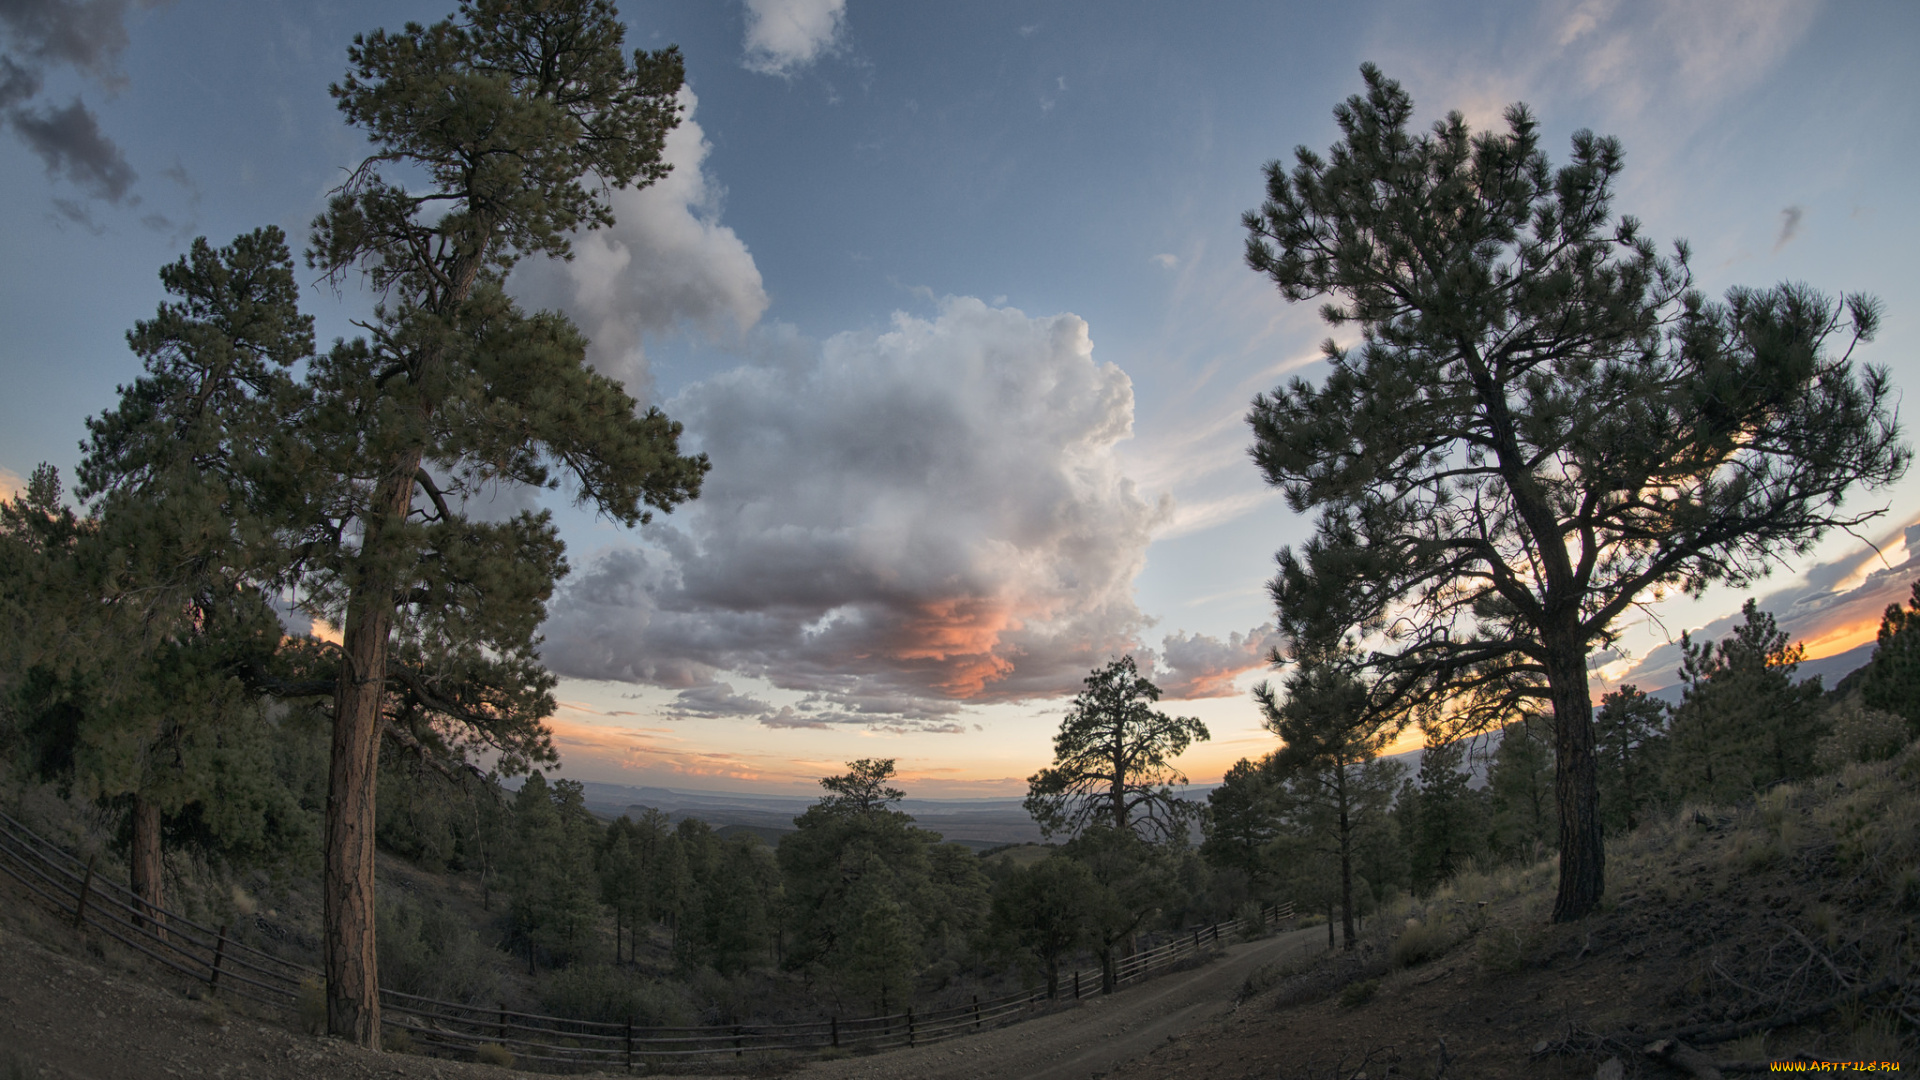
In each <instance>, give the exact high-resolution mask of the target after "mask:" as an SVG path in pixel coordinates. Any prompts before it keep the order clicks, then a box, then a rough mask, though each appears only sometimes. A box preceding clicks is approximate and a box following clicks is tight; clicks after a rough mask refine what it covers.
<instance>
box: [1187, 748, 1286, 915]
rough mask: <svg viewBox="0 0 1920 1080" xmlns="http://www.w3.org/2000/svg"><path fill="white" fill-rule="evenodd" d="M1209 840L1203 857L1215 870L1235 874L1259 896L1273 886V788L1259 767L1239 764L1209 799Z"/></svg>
mask: <svg viewBox="0 0 1920 1080" xmlns="http://www.w3.org/2000/svg"><path fill="white" fill-rule="evenodd" d="M1203 825H1204V827H1205V829H1206V839H1205V840H1204V841H1202V842H1201V844H1200V855H1201V857H1202V858H1204V859H1206V860H1207V863H1208V864H1209V865H1211V866H1212V867H1214V868H1215V869H1216V870H1237V871H1239V872H1240V873H1241V874H1243V875H1245V876H1246V880H1247V884H1248V886H1249V887H1251V888H1252V889H1254V890H1255V892H1256V893H1258V894H1259V895H1263V896H1264V895H1266V892H1265V890H1266V889H1267V888H1270V887H1271V885H1272V876H1273V867H1272V866H1271V861H1272V857H1273V853H1272V851H1271V850H1270V848H1271V846H1272V844H1273V841H1274V838H1275V837H1276V836H1277V835H1279V832H1278V829H1277V826H1276V822H1275V819H1274V806H1273V785H1272V783H1271V781H1270V780H1269V778H1268V774H1267V770H1266V769H1265V768H1264V767H1263V765H1262V764H1261V763H1260V762H1255V761H1251V760H1249V759H1247V758H1241V759H1240V760H1239V761H1236V762H1234V763H1233V768H1231V769H1228V770H1227V774H1226V776H1225V777H1223V778H1222V779H1221V781H1220V786H1219V787H1216V788H1214V789H1213V790H1212V791H1210V792H1208V793H1207V817H1206V820H1205V822H1204V823H1203Z"/></svg>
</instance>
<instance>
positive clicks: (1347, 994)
mask: <svg viewBox="0 0 1920 1080" xmlns="http://www.w3.org/2000/svg"><path fill="white" fill-rule="evenodd" d="M1379 989H1380V980H1379V979H1356V980H1355V981H1353V982H1350V983H1348V984H1347V985H1345V986H1343V987H1341V988H1340V1007H1341V1008H1343V1009H1357V1008H1359V1007H1360V1006H1362V1005H1365V1004H1366V1003H1367V1002H1369V1001H1372V1000H1373V995H1374V992H1375V991H1377V990H1379Z"/></svg>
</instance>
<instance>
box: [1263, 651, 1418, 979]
mask: <svg viewBox="0 0 1920 1080" xmlns="http://www.w3.org/2000/svg"><path fill="white" fill-rule="evenodd" d="M1357 666H1358V665H1357V657H1355V656H1354V655H1353V654H1352V653H1350V652H1348V651H1346V650H1345V649H1342V648H1314V647H1312V646H1308V645H1303V646H1301V647H1300V656H1299V666H1298V667H1297V668H1296V669H1295V670H1294V671H1293V672H1292V673H1290V674H1289V675H1288V676H1287V679H1286V683H1285V687H1286V697H1285V700H1284V701H1282V700H1281V698H1280V696H1279V695H1278V694H1277V693H1276V692H1275V691H1274V689H1273V687H1272V686H1271V685H1270V684H1268V683H1264V682H1263V683H1261V684H1260V685H1259V686H1256V687H1254V691H1253V696H1254V701H1255V702H1256V703H1257V704H1258V705H1259V707H1260V712H1261V722H1262V724H1264V725H1265V727H1266V728H1267V730H1269V731H1271V732H1273V733H1274V734H1275V735H1277V736H1279V738H1280V741H1281V747H1280V749H1279V750H1278V751H1276V752H1275V753H1274V755H1273V757H1272V758H1271V759H1270V761H1271V769H1272V773H1273V775H1274V776H1275V778H1276V779H1278V780H1279V781H1280V783H1281V785H1282V787H1281V790H1280V791H1279V792H1277V793H1276V794H1277V797H1278V798H1279V799H1280V801H1281V806H1280V816H1281V818H1282V819H1283V820H1291V821H1292V823H1293V824H1294V826H1295V827H1296V828H1302V827H1304V828H1306V829H1307V830H1308V831H1310V832H1312V833H1313V834H1315V836H1316V840H1317V842H1318V843H1319V844H1320V845H1321V846H1322V847H1323V848H1324V849H1325V850H1326V851H1328V853H1330V854H1331V855H1333V856H1334V857H1335V859H1336V860H1337V862H1338V864H1339V872H1340V904H1339V908H1340V922H1341V931H1342V941H1343V945H1344V947H1345V948H1347V949H1352V948H1353V947H1354V945H1355V943H1356V941H1357V938H1356V936H1355V933H1356V932H1355V928H1354V916H1355V914H1356V907H1355V895H1354V863H1355V860H1356V857H1357V855H1358V849H1359V846H1360V844H1359V839H1360V837H1361V836H1362V835H1363V834H1364V833H1366V832H1368V831H1370V830H1372V829H1375V828H1378V827H1384V824H1383V823H1384V821H1385V815H1386V813H1387V811H1388V809H1389V807H1390V805H1391V801H1392V798H1393V793H1394V790H1395V788H1397V787H1398V785H1399V782H1400V781H1399V777H1398V775H1393V776H1392V777H1391V779H1388V774H1389V773H1390V772H1392V770H1383V769H1380V768H1370V767H1369V766H1370V765H1371V764H1372V762H1373V760H1374V759H1375V758H1376V757H1378V756H1379V754H1380V750H1381V748H1382V747H1384V746H1386V745H1387V743H1389V742H1391V741H1392V739H1393V737H1394V735H1395V733H1397V732H1398V731H1399V730H1400V729H1401V728H1402V727H1404V725H1405V717H1404V716H1403V715H1396V714H1394V713H1393V712H1390V711H1387V710H1386V709H1383V708H1382V707H1381V704H1380V702H1379V701H1378V700H1376V698H1375V697H1374V694H1373V691H1374V689H1375V688H1374V687H1373V686H1371V685H1369V684H1367V683H1365V682H1363V681H1362V680H1361V679H1360V678H1358V677H1357V675H1356V672H1355V669H1356V667H1357ZM1376 818H1377V819H1378V820H1377V821H1376Z"/></svg>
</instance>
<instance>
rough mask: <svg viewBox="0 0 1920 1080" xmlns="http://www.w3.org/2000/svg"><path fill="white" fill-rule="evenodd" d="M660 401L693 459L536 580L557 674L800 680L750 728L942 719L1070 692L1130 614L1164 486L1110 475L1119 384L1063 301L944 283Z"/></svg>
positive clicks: (1163, 505) (1120, 424) (1140, 624)
mask: <svg viewBox="0 0 1920 1080" xmlns="http://www.w3.org/2000/svg"><path fill="white" fill-rule="evenodd" d="M668 409H669V411H670V412H671V413H672V414H673V415H674V416H675V417H676V418H678V419H680V420H682V421H684V422H685V423H686V425H687V432H688V435H689V438H690V442H691V443H692V444H693V445H697V446H698V448H699V449H701V450H704V451H706V452H707V453H708V454H709V455H711V457H712V460H713V473H712V474H711V476H710V477H709V478H708V480H707V483H706V486H705V489H704V491H703V492H702V495H701V497H700V499H699V500H698V501H697V502H695V503H692V504H690V505H689V506H688V507H686V508H684V509H683V510H680V511H677V512H676V513H675V514H674V515H673V516H672V517H671V518H663V519H660V520H659V521H658V522H656V523H655V524H654V525H652V526H649V527H648V528H647V530H646V532H645V533H644V536H645V538H646V540H647V541H648V543H647V544H646V545H645V546H622V547H615V548H611V549H609V550H606V551H604V552H602V553H600V554H599V555H598V556H597V557H595V558H593V559H590V560H587V562H586V565H585V566H584V567H583V569H582V570H581V571H580V572H578V573H577V574H576V575H575V576H574V577H573V578H572V579H570V580H569V582H568V583H567V584H566V585H565V586H564V587H563V589H562V590H561V592H560V594H559V595H558V596H556V598H555V600H554V603H553V605H552V611H553V615H552V617H551V619H550V620H549V621H548V624H547V626H546V635H547V645H546V648H545V655H546V660H547V663H548V665H549V666H550V667H552V668H553V670H554V671H556V672H557V673H559V674H562V675H569V676H574V677H580V678H592V679H612V680H623V681H629V682H636V683H650V684H653V685H658V686H663V687H669V688H678V689H683V690H692V689H700V688H706V687H713V686H715V685H716V684H720V685H724V684H722V683H721V680H720V679H719V676H720V675H721V674H722V673H724V672H734V673H738V674H740V675H742V676H746V677H754V678H761V679H765V680H767V681H768V682H770V683H771V684H772V685H774V686H775V687H777V688H780V689H782V690H787V691H796V692H799V693H800V694H801V695H802V696H801V698H800V700H799V701H797V702H796V703H794V705H793V706H792V708H791V709H790V710H789V711H786V712H775V711H772V710H770V711H769V712H768V713H767V714H764V715H763V722H764V723H769V724H777V725H780V726H795V725H811V724H820V723H855V724H866V725H869V726H875V727H888V726H898V725H900V724H902V723H910V724H912V725H915V726H917V727H919V729H921V730H958V724H957V723H956V722H955V721H954V720H953V717H954V715H955V714H956V713H957V712H959V711H960V710H961V708H962V707H963V704H962V703H965V702H969V701H994V700H1024V699H1031V698H1042V697H1050V696H1055V695H1060V694H1070V693H1072V692H1074V691H1075V690H1076V689H1078V688H1079V685H1080V681H1081V679H1083V678H1084V677H1085V675H1086V672H1087V671H1088V670H1089V669H1090V668H1092V667H1095V666H1098V665H1099V664H1101V663H1104V662H1105V660H1106V659H1107V658H1108V657H1109V656H1111V655H1113V654H1116V653H1120V652H1124V651H1127V650H1129V649H1131V648H1134V647H1135V643H1136V642H1137V640H1138V636H1139V633H1140V631H1141V630H1143V629H1144V628H1145V627H1146V626H1147V624H1148V620H1147V619H1146V617H1145V616H1143V615H1142V614H1141V612H1140V610H1139V608H1138V607H1137V606H1136V605H1135V603H1134V599H1133V581H1134V578H1135V577H1136V575H1137V574H1138V573H1139V572H1140V570H1141V568H1142V566H1143V565H1144V561H1145V553H1146V548H1147V545H1148V543H1149V541H1150V539H1151V534H1152V531H1153V529H1154V528H1155V527H1156V525H1158V524H1159V523H1161V522H1162V521H1163V520H1164V519H1165V517H1166V516H1167V515H1168V513H1169V512H1170V506H1169V504H1168V502H1167V501H1166V500H1164V499H1163V500H1161V501H1160V502H1158V503H1153V502H1149V501H1148V500H1146V499H1144V498H1143V497H1142V496H1141V495H1140V494H1139V492H1137V491H1136V490H1135V487H1134V485H1133V483H1132V482H1131V481H1130V480H1129V479H1127V477H1126V476H1125V475H1124V474H1123V473H1122V470H1121V468H1120V464H1119V462H1118V460H1117V457H1116V455H1115V453H1114V447H1115V445H1116V444H1117V443H1119V442H1120V441H1121V440H1122V439H1125V438H1127V437H1128V436H1129V435H1130V434H1131V429H1132V421H1133V387H1132V383H1131V381H1130V380H1129V379H1128V378H1127V376H1126V374H1125V373H1124V372H1122V371H1120V369H1119V368H1117V367H1115V366H1114V365H1112V364H1100V363H1097V362H1096V361H1095V360H1094V358H1093V346H1092V342H1091V341H1090V340H1089V337H1088V333H1087V325H1086V323H1085V322H1084V321H1082V320H1081V319H1080V318H1078V317H1077V316H1074V315H1056V316H1050V317H1029V316H1027V315H1025V314H1024V313H1022V312H1020V311H1018V310H1015V309H1010V308H995V307H990V306H989V305H987V304H985V303H983V302H981V301H979V300H976V299H972V298H960V299H949V300H947V301H945V302H944V303H943V305H942V306H941V309H940V311H939V313H938V315H936V316H935V317H933V318H931V319H922V318H916V317H912V316H907V315H896V316H895V317H894V320H893V323H892V325H891V327H890V328H888V329H886V330H885V331H881V332H863V333H843V334H839V335H836V336H835V337H833V338H831V339H829V340H827V341H826V342H824V343H823V344H822V345H820V346H819V347H818V348H817V349H814V350H812V351H810V352H806V353H803V354H800V355H799V356H798V357H797V358H790V359H789V360H788V361H786V362H783V363H780V364H774V365H763V366H749V367H742V368H738V369H736V370H734V371H731V372H728V373H725V374H723V375H719V376H717V377H714V378H711V379H708V380H706V381H704V382H701V383H698V384H695V385H694V386H692V387H690V388H688V389H687V390H686V391H685V392H684V393H682V394H681V395H680V396H679V397H677V398H676V399H675V400H673V401H672V402H670V403H669V404H668ZM721 696H722V697H724V698H729V699H730V698H731V697H732V694H731V691H722V692H721ZM708 699H709V694H708V692H707V691H704V690H703V691H702V693H701V694H695V695H689V700H688V704H694V703H696V702H700V701H702V700H708Z"/></svg>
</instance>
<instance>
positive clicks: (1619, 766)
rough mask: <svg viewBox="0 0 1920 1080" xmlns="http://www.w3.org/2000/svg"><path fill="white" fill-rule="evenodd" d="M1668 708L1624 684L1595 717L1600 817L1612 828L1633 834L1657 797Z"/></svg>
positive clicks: (1634, 687)
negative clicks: (1642, 816)
mask: <svg viewBox="0 0 1920 1080" xmlns="http://www.w3.org/2000/svg"><path fill="white" fill-rule="evenodd" d="M1667 712H1668V709H1667V704H1666V702H1664V701H1659V700H1656V699H1654V698H1650V697H1648V696H1647V695H1645V694H1643V693H1641V692H1640V688H1639V687H1637V686H1632V685H1628V686H1623V687H1621V688H1620V689H1618V690H1615V691H1614V692H1612V693H1610V694H1608V695H1606V696H1605V697H1602V698H1601V699H1600V711H1599V712H1597V713H1595V714H1594V717H1593V727H1594V773H1595V782H1596V783H1597V784H1598V785H1599V788H1600V816H1601V819H1602V820H1603V821H1604V822H1605V824H1606V827H1607V828H1608V829H1609V830H1621V829H1624V830H1626V831H1628V832H1632V831H1633V830H1634V829H1637V828H1639V827H1640V821H1641V811H1642V810H1643V809H1644V808H1645V807H1646V806H1647V805H1648V804H1650V803H1652V802H1654V801H1655V799H1656V797H1657V796H1658V794H1659V780H1660V771H1661V769H1662V767H1663V764H1662V763H1663V760H1664V751H1665V749H1666V745H1667Z"/></svg>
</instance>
